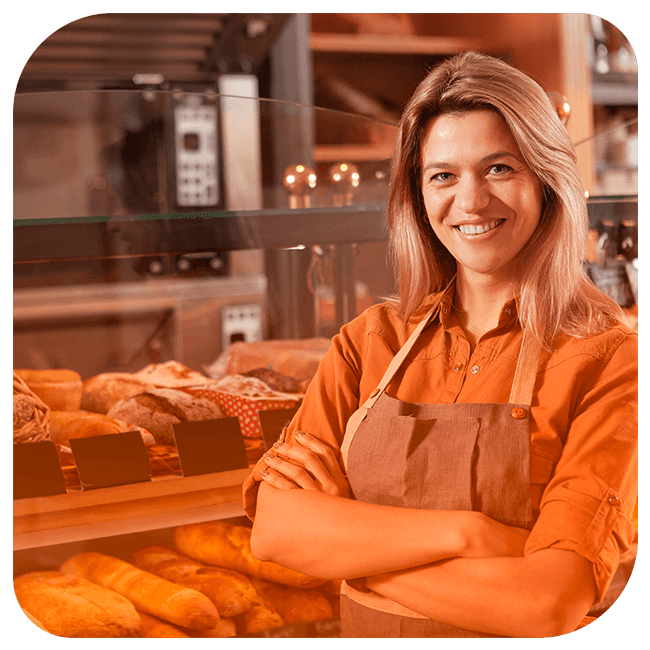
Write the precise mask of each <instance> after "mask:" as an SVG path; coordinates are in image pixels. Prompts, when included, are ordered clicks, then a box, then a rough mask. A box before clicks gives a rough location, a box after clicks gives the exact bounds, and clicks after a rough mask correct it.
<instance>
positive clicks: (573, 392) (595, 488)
mask: <svg viewBox="0 0 650 650" xmlns="http://www.w3.org/2000/svg"><path fill="white" fill-rule="evenodd" d="M452 296H453V288H452V289H450V290H449V291H448V292H447V294H446V295H445V296H444V298H443V300H442V302H441V308H440V313H439V316H438V318H437V319H434V320H433V321H432V322H431V323H430V324H429V325H428V326H427V327H426V328H425V330H424V331H423V332H422V334H421V335H420V337H419V339H418V341H417V342H416V344H415V346H414V347H413V349H412V350H411V352H410V354H409V356H408V357H407V359H406V361H405V363H404V364H403V365H402V367H401V368H400V370H399V371H398V372H397V374H396V375H395V377H394V378H393V380H392V381H391V383H390V384H389V385H388V387H387V389H386V393H387V394H388V395H389V396H391V397H394V398H396V399H399V400H401V401H404V402H419V403H429V404H453V403H462V402H473V403H507V402H508V398H509V396H510V390H511V387H512V381H513V377H514V372H515V367H516V365H517V359H518V356H519V349H520V346H521V342H522V338H523V335H522V330H521V327H520V325H519V322H518V320H517V305H516V301H515V300H512V301H510V302H508V303H506V304H505V305H504V306H503V308H502V310H501V313H500V316H499V322H498V325H497V327H496V328H494V329H493V330H491V331H489V332H487V333H486V334H485V335H483V337H482V338H481V339H480V341H479V342H478V344H477V345H476V347H475V349H474V350H473V352H471V354H470V345H469V342H468V340H467V338H466V336H465V334H464V332H463V330H462V328H461V327H460V325H459V322H458V320H457V319H456V315H455V313H454V310H453V307H452ZM414 328H415V323H413V322H411V323H409V324H407V325H405V324H404V322H403V321H402V320H401V319H400V318H399V317H398V315H397V314H396V312H395V311H394V310H393V309H392V308H391V307H390V306H389V305H388V304H385V303H384V304H379V305H375V306H373V307H371V308H370V309H368V310H367V311H366V312H364V313H363V314H362V315H360V316H358V317H357V318H356V319H354V320H353V321H351V322H350V323H348V324H347V325H345V326H344V327H342V328H341V331H340V333H339V334H337V335H336V336H335V337H334V338H333V340H332V345H331V347H330V349H329V351H328V353H327V354H326V356H325V357H324V359H323V361H322V362H321V365H320V367H319V369H318V372H317V373H316V375H315V377H314V379H313V380H312V382H311V384H310V386H309V390H308V391H307V394H306V395H305V399H304V401H303V403H302V406H301V407H300V409H299V411H298V413H297V414H296V416H295V417H294V418H293V420H292V422H291V424H290V426H289V427H288V429H287V432H286V440H287V441H288V442H291V441H292V436H293V432H295V431H296V430H302V431H306V432H309V433H311V434H313V435H316V436H318V437H320V438H321V439H322V440H324V441H325V442H327V443H329V444H330V445H331V446H332V447H334V448H336V449H338V448H340V445H341V442H342V439H343V435H344V433H345V426H346V423H347V420H348V418H349V417H350V416H351V415H352V413H354V411H355V410H357V408H359V405H360V404H362V403H363V402H364V401H365V400H366V399H367V398H368V396H369V394H370V393H371V392H372V390H373V389H374V388H375V387H376V386H377V384H378V383H379V381H380V380H381V378H382V376H383V374H384V372H385V371H386V368H387V367H388V365H389V363H390V361H391V360H392V358H393V356H394V355H395V354H396V352H397V351H398V350H399V349H400V348H401V347H402V345H403V344H404V343H405V342H406V340H407V339H408V337H409V335H410V334H411V332H412V331H413V329H414ZM260 464H264V461H263V459H262V460H261V461H260ZM530 482H531V499H532V505H533V511H534V514H535V516H536V517H537V520H536V523H535V525H534V527H533V529H532V532H531V534H530V536H529V537H528V540H527V542H526V546H525V549H524V554H525V555H528V554H531V553H534V552H535V551H539V550H541V549H546V548H555V549H565V550H571V551H575V552H576V553H579V554H580V555H582V556H584V557H586V558H587V559H588V560H590V561H591V562H592V563H593V565H594V575H595V577H596V582H597V585H598V591H599V597H600V598H599V599H602V598H603V597H604V595H605V592H606V589H607V586H608V585H609V582H610V581H611V578H612V577H613V574H614V572H615V571H616V568H617V566H618V562H619V557H620V555H621V554H622V553H623V552H624V551H625V550H627V548H629V546H630V545H631V544H632V542H633V539H634V534H635V527H634V525H633V523H632V512H633V509H634V506H635V503H636V498H637V335H636V334H635V333H634V332H633V331H632V330H631V329H630V328H628V327H627V326H625V325H617V326H615V327H613V328H612V329H610V330H609V331H607V332H605V333H603V334H599V335H596V336H593V337H590V338H586V339H578V338H573V337H568V336H565V337H563V338H561V339H560V341H559V342H558V343H557V345H556V346H555V349H554V351H553V352H552V353H549V352H546V351H544V350H543V351H542V354H541V357H540V363H539V370H538V373H537V379H536V382H535V392H534V396H533V401H532V404H531V418H530ZM256 496H257V484H256V482H255V481H254V479H253V478H252V476H251V477H249V478H248V479H247V480H246V482H245V484H244V509H245V511H246V512H247V514H248V515H249V517H251V518H252V517H253V516H254V510H255V501H256Z"/></svg>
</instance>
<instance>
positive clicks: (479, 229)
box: [456, 219, 505, 235]
mask: <svg viewBox="0 0 650 650" xmlns="http://www.w3.org/2000/svg"><path fill="white" fill-rule="evenodd" d="M504 221H505V219H497V220H496V221H491V222H490V223H484V224H480V225H477V226H474V225H470V224H463V225H462V226H456V228H458V230H460V231H461V232H462V233H463V234H464V235H482V234H483V233H485V232H488V231H489V230H494V229H495V228H496V227H497V226H500V225H501V224H502V223H503V222H504Z"/></svg>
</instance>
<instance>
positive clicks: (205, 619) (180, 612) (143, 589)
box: [61, 553, 219, 630]
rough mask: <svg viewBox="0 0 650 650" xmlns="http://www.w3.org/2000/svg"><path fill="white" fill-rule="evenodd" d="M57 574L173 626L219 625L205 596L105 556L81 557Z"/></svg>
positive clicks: (67, 564)
mask: <svg viewBox="0 0 650 650" xmlns="http://www.w3.org/2000/svg"><path fill="white" fill-rule="evenodd" d="M61 571H62V572H63V573H72V574H74V575H78V576H81V577H84V578H86V579H87V580H91V581H92V582H95V583H97V584H100V585H102V586H104V587H107V588H108V589H112V590H113V591H116V592H117V593H119V594H122V596H124V597H125V598H128V599H129V600H130V601H131V602H132V603H133V604H134V605H135V607H137V609H139V610H140V611H142V612H145V613H146V614H151V615H152V616H155V617H156V618H160V619H162V620H164V621H169V622H170V623H174V624H175V625H181V626H182V627H189V628H192V629H199V630H200V629H205V630H209V629H210V628H213V627H215V626H216V625H217V623H218V621H219V612H217V609H216V607H215V606H214V605H213V603H212V602H211V601H210V599H209V598H207V596H204V595H203V594H201V593H199V592H198V591H196V590H194V589H187V588H186V587H181V586H180V585H176V584H174V583H173V582H169V580H165V579H163V578H160V577H158V576H155V575H153V574H152V573H149V572H147V571H142V570H141V569H138V568H137V567H135V566H133V565H132V564H129V563H128V562H124V561H123V560H119V559H118V558H114V557H111V556H109V555H103V554H102V553H82V554H81V555H76V556H74V557H72V558H70V559H69V560H66V562H64V563H63V565H62V566H61Z"/></svg>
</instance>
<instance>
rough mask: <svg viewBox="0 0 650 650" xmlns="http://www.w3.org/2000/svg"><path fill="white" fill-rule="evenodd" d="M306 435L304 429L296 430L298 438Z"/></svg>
mask: <svg viewBox="0 0 650 650" xmlns="http://www.w3.org/2000/svg"><path fill="white" fill-rule="evenodd" d="M304 435H305V432H304V431H296V438H302V437H303V436H304Z"/></svg>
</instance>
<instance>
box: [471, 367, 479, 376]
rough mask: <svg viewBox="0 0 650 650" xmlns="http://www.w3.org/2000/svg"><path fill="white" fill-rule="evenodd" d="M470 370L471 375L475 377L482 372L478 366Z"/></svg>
mask: <svg viewBox="0 0 650 650" xmlns="http://www.w3.org/2000/svg"><path fill="white" fill-rule="evenodd" d="M470 370H471V373H472V374H473V375H475V374H476V373H477V372H478V371H479V370H480V368H479V367H478V366H472V367H471V369H470Z"/></svg>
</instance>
